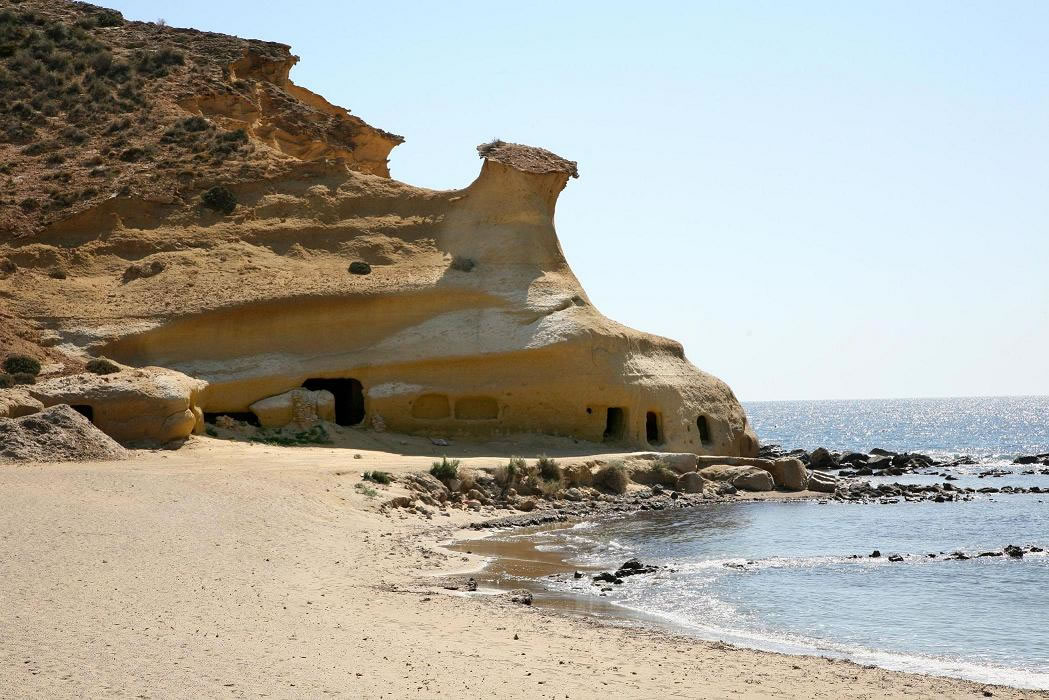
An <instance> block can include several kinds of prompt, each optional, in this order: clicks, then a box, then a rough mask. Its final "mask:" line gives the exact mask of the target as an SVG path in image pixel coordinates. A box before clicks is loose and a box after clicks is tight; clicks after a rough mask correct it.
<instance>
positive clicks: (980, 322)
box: [96, 0, 1049, 400]
mask: <svg viewBox="0 0 1049 700" xmlns="http://www.w3.org/2000/svg"><path fill="white" fill-rule="evenodd" d="M96 2H102V3H103V4H108V5H110V6H113V7H116V8H117V9H119V10H121V11H122V12H123V13H124V15H125V16H126V17H128V18H130V19H144V20H156V19H158V18H161V17H162V18H164V19H165V20H166V21H167V22H168V24H170V25H173V26H192V27H197V28H199V29H206V30H213V31H219V32H225V33H230V34H237V35H239V36H244V37H254V38H260V39H268V40H273V41H280V42H283V43H286V44H291V46H292V52H293V53H295V54H297V55H299V56H301V57H302V60H301V62H300V63H299V65H298V66H297V67H296V68H295V69H294V70H293V71H292V79H293V80H295V82H297V83H299V84H300V85H303V86H305V87H307V88H309V89H311V90H313V91H315V92H319V93H321V94H322V95H324V96H325V97H326V98H328V99H329V100H330V101H332V102H334V103H336V104H339V105H342V106H344V107H347V108H349V109H350V110H352V111H353V112H354V113H355V114H357V115H359V116H360V117H362V118H363V119H364V120H366V121H368V122H369V123H371V124H373V125H375V126H379V127H382V128H384V129H387V130H389V131H393V132H395V133H398V134H402V135H404V136H405V137H406V138H407V142H406V143H404V144H403V145H401V146H399V147H397V148H396V149H395V150H394V152H393V155H392V158H391V169H392V172H393V176H394V177H395V178H397V179H399V180H403V181H405V182H409V183H412V184H416V185H422V186H426V187H434V188H442V189H443V188H458V187H463V186H465V185H467V184H469V183H470V182H471V181H472V180H473V178H474V177H476V174H477V172H478V170H479V167H480V163H479V161H478V159H477V155H476V153H475V151H474V147H475V146H476V145H477V144H479V143H481V142H483V141H488V140H490V139H493V138H502V139H504V140H507V141H516V142H520V143H526V144H531V145H538V146H543V147H545V148H549V149H550V150H552V151H554V152H555V153H558V154H559V155H562V156H565V157H567V158H571V159H573V160H578V161H579V169H580V174H581V177H580V179H579V180H572V181H571V182H570V183H569V185H568V188H567V189H566V190H565V192H564V193H563V194H562V195H561V199H560V202H559V204H558V211H557V227H558V233H559V235H560V238H561V242H562V245H563V247H564V250H565V253H566V255H567V256H568V260H569V262H570V263H571V265H572V267H573V269H574V270H575V272H576V273H577V274H578V276H579V278H580V279H581V280H582V282H583V285H584V287H585V288H586V290H587V292H588V293H589V295H590V297H591V299H592V300H593V302H594V303H595V305H596V306H597V307H598V308H599V309H600V310H601V311H602V312H604V313H605V314H606V315H608V316H610V317H612V318H615V319H616V320H618V321H621V322H623V323H626V324H628V325H631V326H633V327H635V328H639V329H642V330H646V331H651V332H654V333H658V334H661V335H666V336H669V337H672V338H676V339H678V340H680V341H682V342H683V343H684V345H685V351H686V353H687V355H688V357H689V359H691V360H692V361H693V362H694V363H695V364H697V365H698V366H700V367H701V368H703V369H705V370H707V371H709V372H712V373H714V374H716V375H718V376H720V377H721V378H722V379H724V380H726V381H727V382H729V384H731V385H732V387H733V388H734V390H735V391H736V394H737V395H738V396H739V397H740V398H742V399H744V400H759V399H802V398H871V397H909V396H971V395H1000V394H1049V2H1043V1H1041V0H1038V1H1030V2H1024V1H1019V0H1017V1H1006V0H1002V1H986V2H965V1H960V0H951V1H945V2H938V1H933V0H924V1H923V2H912V1H910V0H908V1H906V2H894V1H891V0H882V1H879V2H837V1H834V2H831V1H827V2H801V1H794V2H779V1H778V0H776V1H769V2H756V1H748V2H735V1H729V0H725V1H723V2H685V1H681V2H659V1H649V2H644V3H638V2H610V1H608V0H603V1H601V2H571V1H565V0H560V1H558V2H547V1H544V0H533V1H532V2H526V3H524V2H514V3H510V2H492V1H490V0H489V1H488V2H456V1H455V0H446V1H445V2H424V1H422V0H420V1H419V2H401V1H397V0H372V1H371V2H367V3H364V2H343V1H339V0H298V1H297V2H288V1H287V0H284V1H281V2H272V1H266V0H251V1H248V0H209V1H204V0H180V1H179V2H177V3H173V2H170V0H164V1H163V2H161V1H155V0H117V1H114V0H110V1H109V2H108V3H107V2H105V0H96Z"/></svg>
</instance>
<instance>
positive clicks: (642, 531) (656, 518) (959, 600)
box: [507, 397, 1049, 689]
mask: <svg viewBox="0 0 1049 700" xmlns="http://www.w3.org/2000/svg"><path fill="white" fill-rule="evenodd" d="M746 409H747V412H748V415H749V417H750V420H751V423H752V425H753V426H754V428H755V430H756V432H757V434H758V436H759V438H760V440H761V441H762V444H768V443H776V444H779V445H781V446H782V447H784V448H787V449H793V448H804V449H808V450H811V449H814V448H816V447H827V448H828V449H831V450H850V451H851V450H855V451H862V452H867V451H869V450H870V449H872V448H875V447H880V448H883V449H887V450H892V451H895V452H904V451H909V452H921V453H924V454H928V455H930V456H935V457H938V458H941V459H945V458H951V459H953V458H956V457H959V456H962V455H970V456H972V457H974V458H975V461H976V462H977V463H976V464H971V465H963V466H958V467H952V468H949V469H948V470H947V471H948V472H949V473H950V474H951V476H953V477H956V479H957V480H953V481H951V482H950V483H952V484H954V485H955V486H972V487H975V488H980V487H984V486H995V487H999V488H1000V487H1002V486H1006V485H1010V486H1024V487H1031V486H1035V485H1037V486H1041V487H1044V488H1049V474H1043V473H1040V472H1039V469H1046V470H1047V471H1049V468H1046V467H1041V466H1040V465H1032V466H1019V465H1015V464H1013V459H1014V458H1015V457H1016V456H1018V455H1021V454H1037V453H1044V452H1049V397H1002V398H948V399H906V400H870V401H783V402H751V403H747V404H746ZM989 471H994V472H997V473H1001V475H997V476H995V475H987V474H986V473H987V472H989ZM933 472H935V473H933ZM943 473H944V469H943V468H938V469H936V470H930V473H928V474H907V475H905V476H901V477H879V478H868V480H870V481H872V482H875V483H877V482H878V481H880V480H881V481H889V482H892V481H899V482H901V483H902V482H908V483H942V482H943V481H944V477H943V476H941V474H943ZM981 474H985V475H984V476H981ZM507 536H508V537H514V536H515V535H507ZM532 543H533V544H534V546H535V547H536V548H537V549H538V550H539V551H543V552H547V553H549V554H551V555H552V554H557V555H558V556H560V557H561V558H563V559H565V560H567V561H568V562H570V563H572V564H574V565H577V566H580V567H586V568H589V569H593V568H603V569H614V568H616V567H617V566H618V565H619V564H621V563H623V562H624V561H626V560H627V559H630V558H633V557H637V558H639V559H640V560H641V561H642V562H644V563H645V564H657V565H660V566H661V567H664V568H663V569H661V570H660V572H659V573H656V574H651V575H647V576H638V577H633V578H632V579H628V580H627V581H626V582H625V583H624V584H623V585H618V586H611V588H612V589H613V590H611V591H601V587H599V586H593V585H591V584H590V581H589V578H588V577H584V578H582V579H576V578H574V577H573V576H571V575H568V576H564V575H561V576H549V577H543V578H542V579H540V580H535V581H532V582H531V584H532V587H533V589H535V588H538V589H539V590H540V591H541V593H540V594H539V596H538V597H539V598H540V599H541V598H542V597H543V596H544V595H545V596H548V597H551V598H559V599H561V600H566V599H575V600H576V601H583V603H584V604H581V605H579V608H580V609H588V606H587V605H586V604H585V601H587V600H593V602H594V603H600V604H601V606H603V609H606V610H607V609H612V610H618V611H621V612H622V613H623V614H624V615H625V616H627V617H634V618H635V619H637V620H645V621H648V622H651V623H657V624H662V625H665V626H669V627H671V628H673V629H674V630H675V631H678V632H684V633H687V634H692V635H695V636H697V637H701V638H705V639H711V640H723V641H725V642H729V643H733V644H737V645H742V646H747V647H753V648H757V649H765V650H770V651H779V652H786V653H791V654H812V655H821V656H830V657H836V658H846V659H851V660H853V661H855V662H858V663H862V664H873V665H877V666H882V667H885V668H889V669H896V670H903V671H914V672H920V673H929V674H936V675H945V676H954V677H960V678H967V679H970V680H975V681H980V682H987V683H1001V684H1006V685H1012V686H1017V687H1022V688H1039V689H1049V557H1047V556H1046V554H1045V553H1044V552H1042V553H1029V554H1027V555H1025V556H1024V557H1023V558H1020V559H1016V558H1010V557H1004V556H1003V557H978V556H975V555H977V554H979V553H982V552H988V551H997V552H1000V551H1001V550H1002V549H1003V548H1004V547H1005V546H1006V545H1010V544H1014V545H1019V546H1026V545H1034V546H1039V547H1042V548H1044V549H1049V494H1008V493H997V494H978V495H976V496H975V497H974V498H973V499H972V500H969V501H958V502H948V503H935V502H906V501H904V500H902V499H901V500H900V501H899V502H895V503H867V504H861V503H837V502H833V501H822V502H820V501H800V502H739V503H717V504H710V505H708V506H700V507H696V508H692V509H683V510H673V511H654V512H653V511H644V512H641V513H637V514H634V515H631V516H627V517H623V518H619V519H602V520H599V521H583V522H576V523H573V524H571V525H570V526H566V527H562V528H560V529H556V530H548V531H545V532H542V533H540V534H538V535H532ZM874 550H878V551H879V552H880V553H881V556H880V557H877V558H874V557H871V556H870V555H871V554H872V553H873V551H874ZM955 551H961V552H965V553H967V554H969V555H971V556H972V558H970V559H967V560H952V559H947V558H946V557H945V556H944V555H945V554H949V553H951V552H955ZM893 554H899V555H901V556H902V557H903V560H902V561H889V556H890V555H893ZM930 555H935V556H930ZM540 602H541V601H540ZM589 609H596V608H589Z"/></svg>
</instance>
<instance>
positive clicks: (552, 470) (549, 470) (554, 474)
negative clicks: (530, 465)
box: [536, 455, 561, 482]
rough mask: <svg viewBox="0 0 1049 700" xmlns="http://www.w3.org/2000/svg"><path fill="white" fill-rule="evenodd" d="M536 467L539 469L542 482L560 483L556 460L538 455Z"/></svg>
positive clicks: (559, 470) (559, 471)
mask: <svg viewBox="0 0 1049 700" xmlns="http://www.w3.org/2000/svg"><path fill="white" fill-rule="evenodd" d="M536 466H537V467H538V468H539V476H541V477H542V478H543V481H557V482H560V481H561V466H560V465H559V464H558V463H557V461H556V460H553V459H550V458H549V457H547V456H546V455H540V456H539V458H538V460H536Z"/></svg>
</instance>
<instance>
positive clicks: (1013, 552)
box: [1004, 544, 1024, 559]
mask: <svg viewBox="0 0 1049 700" xmlns="http://www.w3.org/2000/svg"><path fill="white" fill-rule="evenodd" d="M1004 551H1005V553H1006V554H1008V555H1009V556H1010V557H1013V558H1015V559H1022V558H1023V555H1024V551H1023V550H1022V549H1020V548H1019V547H1017V546H1016V545H1015V544H1011V545H1009V546H1007V547H1006V548H1005V550H1004Z"/></svg>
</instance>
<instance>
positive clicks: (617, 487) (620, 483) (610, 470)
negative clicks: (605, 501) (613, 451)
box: [594, 460, 630, 494]
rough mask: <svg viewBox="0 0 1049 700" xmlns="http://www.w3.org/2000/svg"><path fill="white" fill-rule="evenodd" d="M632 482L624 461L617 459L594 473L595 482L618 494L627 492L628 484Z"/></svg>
mask: <svg viewBox="0 0 1049 700" xmlns="http://www.w3.org/2000/svg"><path fill="white" fill-rule="evenodd" d="M629 483H630V475H629V474H627V471H626V467H624V466H623V463H622V462H620V461H618V460H615V461H612V462H609V463H608V464H606V465H605V466H603V467H601V468H600V469H598V470H597V474H595V475H594V484H595V485H596V486H600V487H602V488H604V489H606V490H607V491H611V492H612V493H616V494H624V493H626V488H627V484H629Z"/></svg>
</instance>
